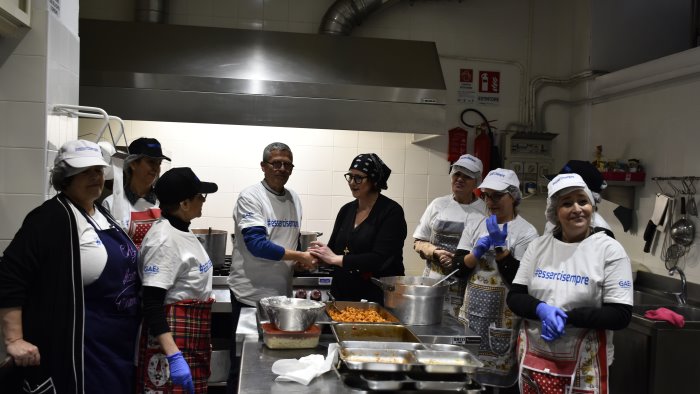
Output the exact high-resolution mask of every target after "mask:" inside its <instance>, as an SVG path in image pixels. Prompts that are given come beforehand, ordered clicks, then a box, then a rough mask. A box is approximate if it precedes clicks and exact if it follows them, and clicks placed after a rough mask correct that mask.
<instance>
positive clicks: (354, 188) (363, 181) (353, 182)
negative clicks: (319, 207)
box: [309, 153, 407, 304]
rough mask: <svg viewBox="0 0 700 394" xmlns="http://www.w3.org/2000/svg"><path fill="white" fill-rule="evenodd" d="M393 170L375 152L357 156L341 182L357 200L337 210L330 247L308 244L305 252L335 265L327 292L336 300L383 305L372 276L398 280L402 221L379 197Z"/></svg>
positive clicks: (403, 236)
mask: <svg viewBox="0 0 700 394" xmlns="http://www.w3.org/2000/svg"><path fill="white" fill-rule="evenodd" d="M390 174H391V169H390V168H389V167H387V165H386V164H384V162H383V161H382V160H381V159H380V158H379V156H377V155H376V154H374V153H362V154H359V155H357V156H356V157H355V159H354V160H353V161H352V163H351V164H350V169H349V171H348V173H347V174H345V180H346V181H347V182H348V187H350V191H351V192H352V196H353V197H355V200H353V201H351V202H349V203H347V204H345V205H343V206H342V207H341V208H340V211H339V212H338V216H337V217H336V219H335V225H334V226H333V232H332V233H331V237H330V239H329V240H328V245H324V244H322V243H321V242H312V243H311V245H312V246H311V247H309V252H310V253H311V255H312V256H314V257H316V258H318V259H320V260H321V261H323V262H324V263H326V264H329V265H331V266H332V267H333V281H332V284H331V293H332V294H333V296H334V297H335V298H336V299H338V300H343V301H360V300H361V299H366V300H368V301H371V302H377V303H380V304H383V303H384V293H383V292H382V289H380V288H379V287H378V286H376V285H375V284H373V283H372V282H371V278H372V277H375V278H380V277H383V276H402V275H403V274H404V266H403V243H404V241H405V240H406V233H407V228H406V218H405V217H404V213H403V208H401V205H399V204H398V203H397V202H396V201H394V200H392V199H390V198H388V197H386V196H384V195H383V194H381V191H382V190H385V189H387V188H388V185H387V181H388V180H389V175H390Z"/></svg>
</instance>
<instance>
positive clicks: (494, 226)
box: [486, 215, 508, 246]
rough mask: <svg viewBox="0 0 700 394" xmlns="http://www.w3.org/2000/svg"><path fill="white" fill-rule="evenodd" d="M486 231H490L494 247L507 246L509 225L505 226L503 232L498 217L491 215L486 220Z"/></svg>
mask: <svg viewBox="0 0 700 394" xmlns="http://www.w3.org/2000/svg"><path fill="white" fill-rule="evenodd" d="M486 229H487V230H488V231H489V237H491V242H492V243H493V246H506V237H508V223H505V224H503V230H501V229H500V228H498V219H497V218H496V215H491V216H489V217H488V219H486Z"/></svg>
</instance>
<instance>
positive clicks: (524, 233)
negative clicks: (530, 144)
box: [454, 168, 537, 393]
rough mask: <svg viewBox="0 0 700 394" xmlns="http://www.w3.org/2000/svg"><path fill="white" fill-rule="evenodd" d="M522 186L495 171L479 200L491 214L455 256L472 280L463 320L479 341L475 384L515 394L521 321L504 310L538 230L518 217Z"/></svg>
mask: <svg viewBox="0 0 700 394" xmlns="http://www.w3.org/2000/svg"><path fill="white" fill-rule="evenodd" d="M519 186H520V181H519V180H518V176H517V175H516V174H515V172H513V171H511V170H506V169H502V168H498V169H495V170H492V171H491V172H489V173H488V175H486V178H484V182H483V183H482V184H481V186H480V189H481V192H482V193H481V198H483V199H484V202H485V203H486V206H487V208H488V210H489V212H490V214H491V216H489V217H488V218H485V219H483V220H481V221H479V222H478V223H477V224H476V225H474V226H471V227H470V226H467V227H465V229H464V232H463V233H462V237H461V239H460V241H459V246H458V247H457V252H455V258H454V259H455V260H456V262H457V263H459V264H463V265H464V266H465V267H466V268H465V269H466V270H467V271H468V275H469V279H468V281H467V289H466V291H465V292H464V303H463V304H462V308H461V309H460V311H459V318H460V319H461V320H464V321H465V322H466V323H467V324H468V325H469V328H471V329H472V330H474V331H475V332H476V333H478V334H479V335H480V336H481V345H480V347H479V354H478V357H479V359H480V360H481V361H482V362H483V363H484V368H482V369H480V370H479V372H478V373H477V381H478V382H479V383H481V384H483V385H486V386H494V387H500V388H501V389H500V391H499V392H501V393H508V392H511V390H512V392H514V393H517V392H518V391H517V387H514V385H515V383H516V381H517V378H518V368H517V362H516V361H517V360H516V356H515V343H516V339H517V332H518V325H519V323H520V319H519V318H518V317H517V316H515V314H513V312H511V310H510V309H508V307H507V306H506V295H507V293H508V288H509V287H510V284H511V282H512V281H513V278H514V277H515V274H516V272H517V271H518V267H519V265H520V259H521V258H522V257H523V254H525V250H526V249H527V246H528V245H529V244H530V242H532V241H533V240H534V239H535V238H537V230H535V227H533V226H532V225H531V224H530V223H528V222H527V221H526V220H525V219H523V217H522V216H520V215H518V210H517V206H518V204H520V199H521V193H520V188H519Z"/></svg>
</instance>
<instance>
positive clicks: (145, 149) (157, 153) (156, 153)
mask: <svg viewBox="0 0 700 394" xmlns="http://www.w3.org/2000/svg"><path fill="white" fill-rule="evenodd" d="M129 154H130V155H146V156H148V157H153V158H155V159H165V160H167V161H171V160H170V158H169V157H168V156H164V155H163V150H162V149H161V148H160V142H158V140H157V139H155V138H145V137H141V138H137V139H135V140H133V141H131V143H130V144H129Z"/></svg>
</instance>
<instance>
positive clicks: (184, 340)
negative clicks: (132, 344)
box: [136, 298, 214, 394]
mask: <svg viewBox="0 0 700 394" xmlns="http://www.w3.org/2000/svg"><path fill="white" fill-rule="evenodd" d="M212 303H214V299H212V298H210V299H209V300H207V301H204V302H202V301H194V300H184V301H180V302H177V303H175V304H170V305H166V306H165V316H166V319H167V321H168V325H169V326H170V332H171V333H172V334H173V339H174V340H175V344H176V345H177V347H178V348H179V349H180V351H181V352H182V355H183V357H184V358H185V361H187V364H188V365H189V366H190V371H191V372H192V380H193V381H194V391H195V393H206V392H207V380H208V379H209V374H210V368H209V365H210V360H211V304H212ZM144 331H145V330H142V332H141V340H140V343H139V359H138V370H137V371H136V375H137V391H138V392H139V393H160V394H170V393H184V392H185V391H184V390H183V389H182V387H180V386H177V385H173V384H172V383H171V382H170V367H169V365H168V360H167V359H166V358H165V354H163V352H162V351H161V349H160V345H159V344H158V340H156V338H155V337H153V336H151V335H147V334H146V333H145V332H144Z"/></svg>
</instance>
